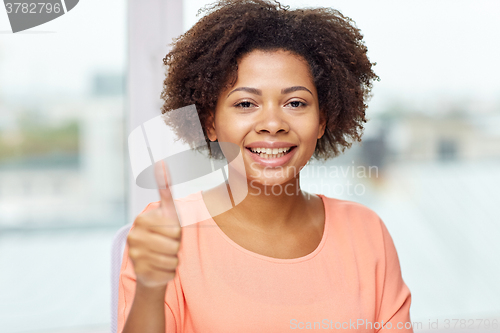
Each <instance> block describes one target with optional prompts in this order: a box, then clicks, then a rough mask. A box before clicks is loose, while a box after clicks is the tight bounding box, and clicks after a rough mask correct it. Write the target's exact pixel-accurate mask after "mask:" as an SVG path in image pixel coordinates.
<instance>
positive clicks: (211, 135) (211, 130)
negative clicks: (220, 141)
mask: <svg viewBox="0 0 500 333" xmlns="http://www.w3.org/2000/svg"><path fill="white" fill-rule="evenodd" d="M206 131H207V136H208V139H209V140H210V141H215V140H217V134H216V133H215V116H214V112H213V111H211V112H210V115H209V116H208V119H207V123H206Z"/></svg>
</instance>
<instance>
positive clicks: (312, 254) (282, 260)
mask: <svg viewBox="0 0 500 333" xmlns="http://www.w3.org/2000/svg"><path fill="white" fill-rule="evenodd" d="M314 194H315V195H317V196H318V197H320V198H321V200H322V201H323V209H324V213H325V222H324V226H323V235H322V236H321V241H320V242H319V244H318V246H317V247H316V248H315V249H314V251H312V252H310V253H308V254H306V255H305V256H302V257H298V258H289V259H285V258H274V257H269V256H265V255H263V254H259V253H256V252H253V251H250V250H247V249H245V248H244V247H243V246H241V245H239V244H238V243H236V242H235V241H233V240H232V239H231V238H229V236H228V235H226V234H225V233H224V231H222V229H221V228H220V227H219V225H218V224H217V223H216V222H215V220H214V219H213V218H212V216H211V215H210V213H209V211H208V208H207V206H206V204H205V201H204V200H203V195H202V191H198V192H196V195H197V197H198V200H200V201H201V205H202V208H203V210H204V211H205V212H204V214H206V216H209V218H208V219H207V221H208V223H209V224H211V225H213V226H215V227H216V230H217V233H218V234H219V235H221V237H222V238H224V239H225V240H226V241H227V242H228V243H229V244H230V245H231V246H233V247H234V248H236V249H237V250H239V251H241V252H243V253H245V254H247V255H250V256H252V257H254V258H257V259H261V260H265V261H270V262H274V263H281V264H288V263H298V262H302V261H306V260H309V259H312V258H313V257H315V256H316V255H317V254H318V253H319V252H320V251H321V249H322V248H323V246H324V245H325V243H326V238H327V235H328V230H329V229H328V228H329V223H328V220H329V212H328V208H327V205H326V202H325V201H326V200H325V199H326V198H325V196H324V195H323V194H317V193H314Z"/></svg>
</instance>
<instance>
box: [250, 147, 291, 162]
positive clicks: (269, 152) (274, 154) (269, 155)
mask: <svg viewBox="0 0 500 333" xmlns="http://www.w3.org/2000/svg"><path fill="white" fill-rule="evenodd" d="M296 147H297V146H293V147H287V148H247V149H248V150H250V151H251V152H252V153H253V154H255V155H258V156H259V157H260V158H265V159H268V160H270V159H273V158H279V157H282V156H285V155H286V154H289V153H290V152H291V151H292V150H293V149H295V148H296Z"/></svg>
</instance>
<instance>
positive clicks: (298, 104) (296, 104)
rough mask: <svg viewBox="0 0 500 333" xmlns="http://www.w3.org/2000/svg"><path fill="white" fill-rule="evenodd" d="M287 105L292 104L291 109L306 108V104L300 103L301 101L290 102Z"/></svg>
mask: <svg viewBox="0 0 500 333" xmlns="http://www.w3.org/2000/svg"><path fill="white" fill-rule="evenodd" d="M288 104H290V105H292V104H293V105H292V107H293V108H294V109H296V108H299V107H306V106H307V104H306V103H304V102H301V101H291V102H290V103H288Z"/></svg>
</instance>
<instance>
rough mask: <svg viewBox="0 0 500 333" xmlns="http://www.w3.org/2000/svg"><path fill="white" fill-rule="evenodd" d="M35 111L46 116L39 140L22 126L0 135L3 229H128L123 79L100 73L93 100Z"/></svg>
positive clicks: (48, 105) (59, 103) (61, 103)
mask: <svg viewBox="0 0 500 333" xmlns="http://www.w3.org/2000/svg"><path fill="white" fill-rule="evenodd" d="M10 107H11V108H14V107H13V106H10ZM8 108H9V106H5V105H4V106H3V109H4V110H5V109H7V111H10V114H11V115H12V114H18V115H19V114H21V113H22V111H23V108H22V107H19V109H11V110H8ZM19 110H20V111H21V112H19ZM28 113H29V112H28ZM32 113H43V117H41V118H43V123H40V124H39V126H38V127H37V128H38V131H42V132H43V133H41V134H39V135H38V136H36V135H34V134H33V136H28V134H29V132H30V131H29V130H25V131H22V129H21V128H20V126H9V127H8V129H7V127H4V129H3V130H2V131H1V132H0V134H1V135H0V140H1V142H0V149H2V147H3V150H4V151H3V152H2V151H0V229H4V230H5V229H17V228H21V229H24V228H42V227H44V228H45V227H68V226H95V225H101V224H105V225H120V224H123V221H124V219H125V213H126V211H125V186H124V184H125V174H124V163H125V160H124V148H125V147H124V106H123V76H120V75H115V74H110V75H107V74H106V73H98V74H96V75H95V77H94V79H93V84H92V94H91V95H90V96H88V97H85V98H81V99H70V100H67V101H66V100H63V99H55V100H52V101H50V102H46V103H45V104H44V110H39V111H38V112H32ZM10 118H12V117H10ZM10 118H9V119H10ZM28 118H30V117H29V116H28ZM11 120H12V119H11ZM20 121H21V120H20V119H17V122H18V123H19V122H20ZM30 121H33V119H31V120H30ZM34 121H35V122H36V119H35V120H34ZM72 124H74V125H72ZM11 125H12V124H11ZM40 128H42V129H43V130H40ZM33 132H35V131H33ZM27 133H28V134H27ZM27 141H28V142H27ZM33 141H35V142H33ZM36 141H39V142H36ZM21 148H22V149H21ZM8 149H13V150H12V152H10V153H9V152H8V151H6V150H8ZM16 149H17V150H19V151H20V152H19V154H16ZM23 150H24V151H23ZM2 156H3V157H2Z"/></svg>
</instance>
